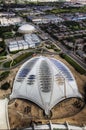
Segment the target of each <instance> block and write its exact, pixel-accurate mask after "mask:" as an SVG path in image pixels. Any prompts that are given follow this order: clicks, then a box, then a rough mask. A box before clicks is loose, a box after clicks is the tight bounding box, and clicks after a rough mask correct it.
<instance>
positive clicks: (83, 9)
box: [45, 6, 86, 14]
mask: <svg viewBox="0 0 86 130" xmlns="http://www.w3.org/2000/svg"><path fill="white" fill-rule="evenodd" d="M45 12H46V13H54V14H59V13H77V12H79V13H85V12H86V6H84V7H80V8H78V9H77V8H71V7H70V8H57V9H52V10H47V11H45Z"/></svg>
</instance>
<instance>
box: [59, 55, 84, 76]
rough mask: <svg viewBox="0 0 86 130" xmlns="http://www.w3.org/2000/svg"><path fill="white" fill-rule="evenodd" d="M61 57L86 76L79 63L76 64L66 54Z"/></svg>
mask: <svg viewBox="0 0 86 130" xmlns="http://www.w3.org/2000/svg"><path fill="white" fill-rule="evenodd" d="M60 56H61V57H62V58H64V59H65V60H66V61H67V62H68V63H69V64H70V65H72V66H73V67H74V68H75V70H76V71H78V72H79V73H80V74H86V70H85V69H84V68H82V67H81V66H80V65H79V64H78V63H76V62H75V61H74V60H73V59H72V58H71V57H69V56H68V55H66V54H61V55H60Z"/></svg>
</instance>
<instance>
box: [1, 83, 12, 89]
mask: <svg viewBox="0 0 86 130" xmlns="http://www.w3.org/2000/svg"><path fill="white" fill-rule="evenodd" d="M9 87H10V84H9V83H8V82H6V83H4V84H3V85H2V86H1V89H2V90H7V89H8V88H9Z"/></svg>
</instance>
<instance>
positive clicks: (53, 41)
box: [37, 26, 86, 70]
mask: <svg viewBox="0 0 86 130" xmlns="http://www.w3.org/2000/svg"><path fill="white" fill-rule="evenodd" d="M37 29H38V30H39V31H40V32H41V33H44V34H45V32H44V31H43V30H41V29H40V28H39V26H37ZM47 36H48V38H49V40H50V41H52V43H53V44H54V45H55V46H56V47H57V48H58V47H60V48H61V50H62V52H63V53H65V54H67V55H69V56H70V57H71V58H72V59H73V60H75V61H76V62H77V63H78V64H79V65H80V66H81V67H82V68H84V69H85V70H86V63H85V62H84V61H83V60H81V59H80V58H79V56H77V55H76V54H74V52H73V51H70V50H68V49H67V48H66V47H65V46H63V45H62V44H61V43H60V42H58V41H57V40H55V39H53V38H52V37H51V36H50V35H49V34H48V33H47Z"/></svg>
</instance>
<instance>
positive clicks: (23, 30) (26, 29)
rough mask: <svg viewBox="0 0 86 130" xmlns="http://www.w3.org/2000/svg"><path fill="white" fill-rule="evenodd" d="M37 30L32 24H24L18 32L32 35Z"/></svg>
mask: <svg viewBox="0 0 86 130" xmlns="http://www.w3.org/2000/svg"><path fill="white" fill-rule="evenodd" d="M35 30H36V29H35V27H34V26H32V25H30V24H24V25H22V26H21V27H19V29H18V32H20V33H32V32H34V31H35Z"/></svg>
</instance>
